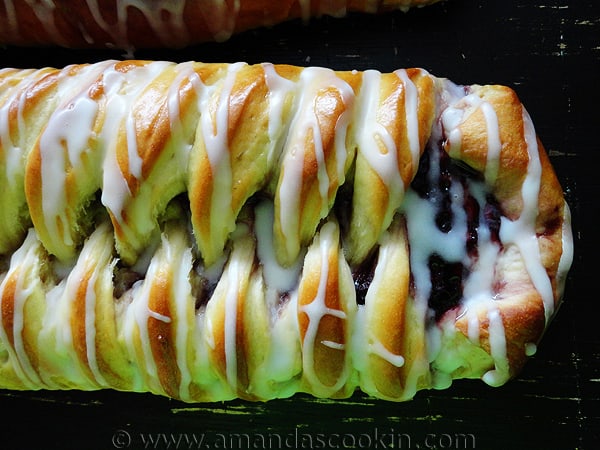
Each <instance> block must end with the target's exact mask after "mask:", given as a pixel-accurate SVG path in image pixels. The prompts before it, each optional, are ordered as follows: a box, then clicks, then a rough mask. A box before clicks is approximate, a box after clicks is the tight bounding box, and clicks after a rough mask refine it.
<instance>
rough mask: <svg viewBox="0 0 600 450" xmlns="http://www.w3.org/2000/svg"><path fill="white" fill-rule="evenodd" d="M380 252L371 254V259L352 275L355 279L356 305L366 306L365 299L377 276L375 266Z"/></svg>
mask: <svg viewBox="0 0 600 450" xmlns="http://www.w3.org/2000/svg"><path fill="white" fill-rule="evenodd" d="M377 257H378V252H377V251H374V252H371V254H370V255H369V257H368V258H367V259H365V260H364V261H363V262H362V264H360V265H359V266H358V267H357V268H356V269H355V270H354V271H353V273H352V277H353V278H354V289H355V290H356V303H358V304H359V305H364V304H365V298H366V296H367V291H368V290H369V286H371V282H372V281H373V276H374V275H375V266H376V265H377Z"/></svg>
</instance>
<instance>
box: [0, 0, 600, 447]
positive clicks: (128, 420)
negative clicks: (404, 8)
mask: <svg viewBox="0 0 600 450" xmlns="http://www.w3.org/2000/svg"><path fill="white" fill-rule="evenodd" d="M135 56H136V57H139V58H152V59H159V58H162V59H170V60H174V61H185V60H190V59H193V60H200V61H206V62H210V61H220V62H234V61H240V60H243V61H247V62H250V63H252V62H264V61H270V62H275V63H291V64H300V65H326V66H329V67H332V68H334V69H368V68H375V69H378V70H381V71H390V70H394V69H396V68H400V67H416V66H418V67H423V68H425V69H427V70H429V71H430V72H431V73H433V74H435V75H437V76H444V77H447V78H450V79H452V80H453V81H455V82H458V83H465V84H467V83H469V84H470V83H479V84H485V83H501V84H506V85H509V86H512V87H513V88H514V89H516V91H517V92H518V94H519V96H520V98H521V99H522V101H523V102H524V103H525V105H526V106H527V109H528V110H529V112H530V114H531V116H532V117H533V120H534V123H535V124H536V129H537V132H538V134H539V135H540V136H541V138H542V141H543V142H544V144H545V146H546V148H547V150H548V151H549V153H550V156H551V159H552V162H553V164H554V165H555V167H556V169H557V172H558V175H559V178H560V180H561V182H562V184H563V187H564V189H565V192H566V194H567V198H568V201H569V203H570V205H571V209H572V215H573V225H574V231H575V239H576V240H575V245H576V254H575V261H574V265H573V269H572V271H571V274H570V277H569V280H568V285H567V293H566V297H565V302H564V305H563V307H562V308H561V310H560V311H559V314H558V317H557V318H556V320H555V321H554V323H552V325H551V327H550V329H549V331H548V333H547V335H546V336H545V339H544V341H543V343H542V345H541V346H540V348H539V350H538V353H537V354H536V355H535V357H534V358H533V359H532V360H531V361H530V362H529V363H528V365H527V366H526V368H525V370H524V371H523V373H522V374H521V375H520V376H519V377H518V378H517V379H515V380H514V381H512V382H510V383H509V384H507V385H506V386H504V387H502V388H497V389H493V388H489V387H487V386H486V385H484V384H483V383H482V382H479V381H464V382H456V383H455V384H454V385H453V386H452V387H451V388H450V389H449V390H446V391H427V392H421V393H420V394H419V395H417V397H416V398H415V399H414V400H413V401H411V402H407V403H401V404H394V403H388V402H383V401H376V400H373V399H370V398H366V397H365V396H363V395H360V394H357V395H356V396H355V397H353V398H352V399H350V400H347V401H324V400H316V399H312V398H309V397H306V396H297V397H295V398H292V399H286V400H278V401H272V402H268V403H259V404H253V403H246V402H237V401H236V402H231V403H219V404H208V405H187V404H182V403H178V402H174V401H171V400H168V399H163V398H158V397H154V396H150V395H137V394H127V393H119V392H95V393H94V392H92V393H85V392H32V393H25V392H23V393H21V392H8V391H0V408H1V409H2V411H3V412H4V414H5V418H4V420H3V423H2V427H1V428H0V430H1V431H0V448H2V449H17V448H24V449H25V448H27V449H30V448H61V449H67V448H73V449H84V448H85V449H110V448H232V446H234V447H235V446H237V445H236V444H240V445H241V446H242V448H277V447H278V446H277V445H276V444H277V443H278V442H280V443H281V446H283V447H284V448H292V447H295V446H297V448H324V447H325V446H324V444H325V441H326V440H329V443H330V444H331V445H332V446H336V445H337V446H338V448H347V447H351V445H350V444H353V443H354V447H356V448H363V447H364V448H366V447H367V444H368V443H369V442H370V443H371V447H374V448H392V447H393V446H392V444H393V445H394V447H395V448H477V449H507V448H513V449H545V450H548V449H561V450H565V449H594V448H599V447H598V445H599V444H600V337H599V332H598V330H599V328H600V327H599V325H598V323H599V322H598V320H599V317H598V313H599V307H598V302H597V301H596V299H595V295H596V292H597V291H596V289H597V286H598V276H597V274H596V271H597V266H596V265H595V260H596V259H597V253H596V252H597V251H598V248H597V247H595V246H594V244H595V243H596V239H597V237H596V235H595V233H597V232H598V231H597V223H596V222H595V220H596V218H595V217H596V213H597V212H598V206H597V205H598V203H597V196H598V193H599V189H598V186H599V180H600V176H598V174H597V171H598V168H597V166H594V165H593V163H594V161H597V155H598V153H599V152H600V139H599V137H598V135H597V132H598V128H599V127H600V112H599V111H600V109H599V107H598V105H600V89H598V88H599V82H600V3H599V2H597V1H596V0H577V1H573V0H504V1H492V0H447V1H445V2H443V3H441V4H437V5H434V6H431V7H428V8H423V9H420V10H413V11H411V12H409V13H407V14H405V13H392V14H387V15H384V16H377V17H371V16H364V15H358V14H357V15H351V16H350V17H348V18H346V19H332V18H327V17H326V18H322V19H318V20H313V21H311V22H310V23H302V22H301V21H293V22H290V23H287V24H283V25H281V26H275V27H273V28H270V29H262V30H255V31H251V32H247V33H245V34H243V35H240V36H237V37H235V38H233V39H232V40H230V41H229V42H226V43H222V44H207V45H199V46H196V47H193V48H188V49H182V50H179V51H154V52H153V51H144V52H139V53H136V54H135ZM109 57H110V58H121V57H123V55H122V54H120V53H115V52H111V51H94V52H90V51H68V50H59V49H27V50H23V49H14V48H5V49H1V48H0V61H1V65H2V66H3V67H7V66H17V67H26V66H36V67H37V66H42V65H52V66H56V65H63V64H67V63H76V62H85V61H96V60H98V59H101V58H109Z"/></svg>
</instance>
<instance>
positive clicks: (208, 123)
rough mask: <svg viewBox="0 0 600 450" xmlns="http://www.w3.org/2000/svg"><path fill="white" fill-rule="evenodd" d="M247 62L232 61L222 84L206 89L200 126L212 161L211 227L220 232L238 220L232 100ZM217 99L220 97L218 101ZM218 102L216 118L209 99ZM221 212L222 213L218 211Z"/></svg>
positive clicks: (224, 231)
mask: <svg viewBox="0 0 600 450" xmlns="http://www.w3.org/2000/svg"><path fill="white" fill-rule="evenodd" d="M245 65H246V64H245V63H236V64H231V65H229V66H228V68H227V74H226V75H225V78H224V79H223V81H222V82H221V83H218V84H216V85H213V86H210V87H207V89H206V90H205V91H204V93H205V97H204V102H205V103H204V105H203V107H202V109H201V111H203V113H202V114H201V116H200V129H201V130H202V139H203V140H204V143H205V148H206V154H207V156H208V160H209V163H210V168H211V174H212V179H213V189H212V194H211V203H210V204H211V212H210V228H211V230H215V232H219V233H221V232H222V233H229V232H231V231H233V230H223V231H221V230H222V229H223V226H222V225H221V224H222V223H227V224H233V223H235V217H234V212H233V208H232V197H233V174H232V171H231V157H230V151H229V138H228V135H229V103H230V97H231V94H232V90H233V87H234V84H235V80H236V77H237V74H238V72H239V71H240V70H241V69H242V68H243V67H245ZM215 98H216V100H215ZM213 101H216V104H215V112H214V117H213V116H212V115H211V114H210V113H209V111H210V110H211V108H209V107H208V104H209V102H213ZM217 211H218V212H217Z"/></svg>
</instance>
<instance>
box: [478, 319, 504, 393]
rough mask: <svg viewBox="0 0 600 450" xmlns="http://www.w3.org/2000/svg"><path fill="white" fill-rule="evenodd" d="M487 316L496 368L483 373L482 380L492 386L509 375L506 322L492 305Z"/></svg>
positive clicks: (491, 353) (491, 352) (499, 383)
mask: <svg viewBox="0 0 600 450" xmlns="http://www.w3.org/2000/svg"><path fill="white" fill-rule="evenodd" d="M487 316H488V333H489V341H490V355H491V357H492V359H493V360H494V365H495V368H494V369H492V370H489V371H487V372H486V373H485V374H483V377H482V380H483V381H484V382H486V383H487V384H489V385H490V386H499V385H501V384H503V383H505V382H506V381H507V380H508V377H509V370H508V359H507V353H506V335H505V330H504V323H503V322H502V316H501V315H500V311H499V310H498V309H497V308H494V307H490V308H489V309H488V315H487Z"/></svg>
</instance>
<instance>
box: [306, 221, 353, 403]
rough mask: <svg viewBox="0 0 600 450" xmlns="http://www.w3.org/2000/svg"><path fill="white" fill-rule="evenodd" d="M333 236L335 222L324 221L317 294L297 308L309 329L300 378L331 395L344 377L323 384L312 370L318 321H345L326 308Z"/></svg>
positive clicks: (337, 312) (338, 312) (343, 315)
mask: <svg viewBox="0 0 600 450" xmlns="http://www.w3.org/2000/svg"><path fill="white" fill-rule="evenodd" d="M335 236H337V231H336V225H335V224H334V223H332V222H327V223H325V224H324V225H323V226H322V227H321V230H320V231H319V237H318V240H317V242H318V244H317V245H318V251H319V253H320V256H321V259H320V261H321V263H320V266H321V273H320V276H319V286H318V289H317V294H316V296H315V298H314V299H313V300H312V301H311V302H310V303H308V304H306V305H302V306H300V308H299V311H300V312H302V313H305V314H306V315H307V316H308V327H307V329H306V334H305V335H304V340H303V343H302V361H303V364H302V366H303V376H304V377H305V379H306V380H308V381H309V383H311V385H313V386H314V387H316V388H317V389H326V390H328V391H329V390H330V391H331V392H335V391H337V390H339V389H340V388H341V387H342V386H343V385H344V383H345V382H346V377H345V376H340V378H338V380H337V381H336V383H335V384H334V385H333V386H325V385H323V383H322V382H321V380H320V379H319V376H318V375H317V373H316V371H315V366H314V349H315V345H317V344H321V345H323V342H317V334H318V331H319V324H320V323H321V319H322V318H323V317H324V316H327V315H331V316H333V317H337V318H339V319H341V320H346V318H347V316H346V313H345V312H344V311H341V310H339V309H332V308H329V307H327V305H326V303H325V295H326V290H327V279H328V277H329V271H330V270H337V267H330V266H329V253H330V251H331V248H332V246H337V245H338V241H337V240H336V239H335ZM328 344H329V345H328ZM331 344H333V345H331ZM325 345H327V346H328V347H330V348H335V349H336V350H342V349H343V347H340V344H339V343H331V342H329V343H327V344H325Z"/></svg>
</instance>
